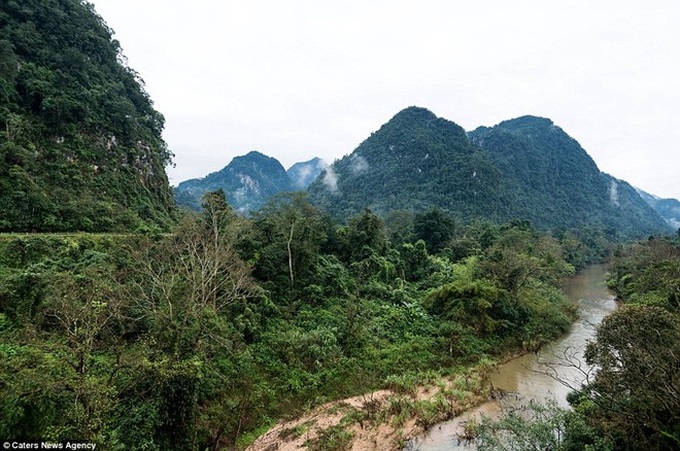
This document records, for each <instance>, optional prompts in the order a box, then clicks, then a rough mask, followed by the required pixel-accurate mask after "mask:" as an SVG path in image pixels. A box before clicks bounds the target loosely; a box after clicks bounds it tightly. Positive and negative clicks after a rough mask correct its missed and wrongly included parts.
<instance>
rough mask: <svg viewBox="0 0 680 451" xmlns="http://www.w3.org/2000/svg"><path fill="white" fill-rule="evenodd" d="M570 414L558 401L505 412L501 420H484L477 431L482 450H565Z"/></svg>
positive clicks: (536, 403)
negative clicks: (564, 443) (558, 404)
mask: <svg viewBox="0 0 680 451" xmlns="http://www.w3.org/2000/svg"><path fill="white" fill-rule="evenodd" d="M567 418H568V413H567V411H566V410H564V409H561V408H559V407H558V406H557V403H556V402H555V401H547V402H546V403H538V402H536V401H530V402H529V405H528V406H526V407H522V408H510V409H508V410H506V411H505V412H504V413H503V415H502V416H501V418H500V419H498V420H491V419H490V418H488V417H485V418H484V419H483V420H482V422H481V424H480V425H479V426H478V427H477V428H476V431H475V433H476V434H477V437H476V438H477V441H476V443H477V448H478V449H479V450H481V451H487V450H494V451H497V450H503V451H531V450H538V449H550V450H563V449H565V448H564V446H563V442H564V437H565V430H566V428H567V426H566V423H567Z"/></svg>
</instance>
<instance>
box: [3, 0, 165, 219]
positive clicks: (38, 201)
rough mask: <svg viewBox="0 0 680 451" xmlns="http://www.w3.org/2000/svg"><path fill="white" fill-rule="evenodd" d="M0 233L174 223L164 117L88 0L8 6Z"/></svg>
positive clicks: (5, 14) (34, 1)
mask: <svg viewBox="0 0 680 451" xmlns="http://www.w3.org/2000/svg"><path fill="white" fill-rule="evenodd" d="M0 24H1V25H2V26H1V27H0V98H1V99H2V102H0V105H2V106H1V107H0V209H1V210H2V211H3V212H4V215H3V218H2V220H0V231H87V232H98V231H129V230H134V229H135V228H136V227H138V226H140V225H143V224H149V225H157V226H160V227H163V228H167V227H168V226H169V223H170V221H171V219H172V215H173V213H172V204H173V202H172V197H171V194H170V191H169V186H168V180H167V176H166V174H165V166H166V165H167V164H169V163H170V158H171V154H170V153H169V152H168V150H167V147H166V145H165V143H164V142H163V140H162V137H161V131H162V129H163V122H164V119H163V116H162V115H161V114H160V113H158V112H157V111H155V110H154V109H153V104H152V102H151V100H150V99H149V96H148V94H147V93H146V92H145V91H144V89H143V82H142V80H141V79H140V78H139V76H138V74H136V73H135V72H134V71H133V70H132V69H130V68H129V67H127V66H126V65H124V64H123V63H122V61H123V57H122V56H121V54H120V47H119V45H118V42H117V41H115V40H112V38H111V35H112V32H111V30H110V29H109V28H108V27H107V26H106V24H105V23H104V22H103V20H102V19H101V18H100V17H99V16H98V15H97V14H96V13H95V11H94V9H93V6H92V5H91V4H89V3H85V2H82V1H80V0H68V1H58V0H49V1H38V0H27V1H22V2H14V1H10V2H3V3H2V6H0Z"/></svg>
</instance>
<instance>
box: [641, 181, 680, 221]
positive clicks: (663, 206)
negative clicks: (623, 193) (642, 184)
mask: <svg viewBox="0 0 680 451" xmlns="http://www.w3.org/2000/svg"><path fill="white" fill-rule="evenodd" d="M637 192H638V194H640V197H642V198H643V199H644V200H645V202H647V203H648V204H649V205H650V206H651V207H652V208H653V209H654V210H656V212H657V213H658V214H659V215H660V216H661V217H662V218H663V219H665V220H666V222H667V223H668V225H669V226H671V227H672V228H674V229H676V230H677V229H680V201H678V200H677V199H662V198H660V197H658V196H655V195H653V194H649V193H646V192H644V191H642V190H641V189H637Z"/></svg>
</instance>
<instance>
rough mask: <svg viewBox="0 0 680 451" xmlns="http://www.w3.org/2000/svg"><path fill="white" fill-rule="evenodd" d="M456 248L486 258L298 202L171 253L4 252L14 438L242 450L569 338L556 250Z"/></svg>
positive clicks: (495, 229) (189, 228)
mask: <svg viewBox="0 0 680 451" xmlns="http://www.w3.org/2000/svg"><path fill="white" fill-rule="evenodd" d="M454 232H455V234H454V235H453V237H452V238H453V240H449V241H447V243H452V242H453V241H455V239H456V238H458V237H466V239H467V240H468V241H469V242H470V247H469V249H471V250H472V253H473V254H474V255H469V256H467V257H465V258H463V259H461V260H458V261H456V262H452V261H451V260H449V258H448V257H447V255H448V253H449V247H448V246H450V245H452V244H445V245H443V246H442V248H441V250H440V253H439V254H438V255H431V254H430V253H429V252H428V251H427V247H426V243H425V241H423V240H417V241H415V242H412V243H411V242H406V243H400V244H399V245H394V244H393V243H392V242H391V241H390V240H389V239H388V234H387V232H386V228H385V225H384V223H383V222H382V220H381V219H380V217H379V216H377V215H375V214H374V213H372V212H370V211H364V212H363V213H362V214H360V215H358V216H356V217H354V218H350V220H349V221H348V223H347V224H346V225H337V224H334V223H333V222H332V221H330V219H329V218H328V217H327V216H325V215H324V214H322V213H321V212H320V210H318V209H317V208H316V207H314V206H312V205H311V204H310V203H309V202H308V201H307V200H306V199H305V197H304V196H303V195H300V194H292V195H282V196H279V197H277V198H275V199H273V200H272V201H271V202H270V203H269V204H268V205H267V206H265V207H264V208H263V209H261V210H260V211H258V212H256V213H255V214H253V216H252V219H246V218H243V217H241V216H239V215H237V214H236V213H235V212H234V211H233V210H232V209H231V207H229V206H228V204H227V198H226V196H225V194H224V193H223V192H220V191H217V192H211V193H207V195H206V196H205V197H204V199H203V212H202V213H201V214H187V215H185V216H184V217H183V218H182V220H181V221H180V222H179V224H178V225H177V227H176V228H175V229H174V230H173V233H172V234H159V233H143V234H139V235H120V236H116V235H86V234H82V235H64V236H24V237H19V236H5V237H0V334H1V335H2V340H0V343H2V345H0V353H1V354H2V356H1V357H2V358H0V387H1V388H2V393H3V396H2V398H0V413H1V414H2V416H1V417H0V418H2V420H1V421H0V425H1V427H2V428H3V429H1V430H0V432H3V433H4V432H7V433H8V434H9V435H11V436H13V435H14V434H21V436H22V437H26V438H30V439H44V438H48V437H49V438H53V439H55V440H56V439H59V438H69V439H73V438H74V437H78V438H80V439H82V440H92V441H96V442H97V443H99V444H101V445H102V446H106V447H109V448H111V449H125V448H135V449H137V448H140V449H152V450H153V449H167V448H176V447H181V448H182V449H205V448H215V447H231V446H234V445H235V444H236V443H243V440H245V439H243V438H241V437H244V435H247V434H249V433H251V432H252V431H256V430H260V428H262V427H265V426H266V425H270V424H271V423H272V421H273V420H274V419H277V418H282V417H287V416H291V415H294V414H295V413H297V412H300V411H302V410H303V409H306V408H309V407H312V406H314V405H317V404H320V403H323V402H325V401H327V400H329V399H335V398H340V397H345V396H350V395H356V394H359V393H365V392H366V391H368V390H371V389H377V388H380V387H384V386H386V385H387V386H389V387H391V388H393V389H395V390H396V391H399V392H403V393H414V391H415V387H416V385H417V384H419V383H422V382H423V381H432V380H435V379H436V378H437V377H438V375H439V374H440V372H441V371H442V369H443V368H452V367H454V366H455V365H461V364H465V365H473V364H476V363H478V362H482V363H480V365H481V364H484V365H486V363H484V362H488V361H487V360H486V359H485V357H486V356H488V355H503V353H505V352H507V351H510V350H512V351H514V350H517V349H521V348H526V347H528V346H530V345H531V346H533V344H534V343H542V342H543V340H547V339H549V338H550V337H552V336H555V335H556V334H557V333H558V332H557V331H558V330H560V331H561V330H563V329H561V328H562V327H563V326H564V324H568V320H567V319H566V318H567V317H566V313H565V311H566V310H565V309H566V305H565V303H564V302H563V300H562V299H561V297H560V296H559V294H558V293H557V291H556V290H557V283H558V281H559V279H560V277H562V276H564V275H566V274H568V271H566V270H565V268H567V267H568V265H566V264H565V262H564V260H563V259H561V258H560V255H561V252H560V248H559V243H557V242H556V241H554V240H551V239H548V238H547V237H544V236H541V235H539V234H537V233H534V232H532V231H531V230H530V229H529V228H527V227H526V225H522V224H514V225H509V226H506V227H500V226H492V225H490V224H486V225H479V224H476V225H474V226H470V227H467V226H463V225H461V227H458V228H456V230H455V231H454ZM508 272H512V273H513V274H514V273H516V274H518V275H521V276H522V282H521V283H519V284H517V283H514V284H513V283H512V280H510V279H509V278H508V277H507V273H508ZM563 323H564V324H563ZM539 326H540V327H539ZM527 343H529V344H527ZM17 375H19V376H20V377H16V376H17ZM479 383H480V382H479V381H478V380H476V379H475V380H474V382H473V381H471V382H470V384H469V385H461V386H456V387H454V388H453V389H452V390H453V391H452V392H451V394H450V396H448V397H447V398H446V399H444V398H442V399H439V400H436V401H435V402H432V403H414V404H413V405H411V406H408V405H403V406H401V411H400V412H401V413H399V417H400V418H401V419H400V421H404V420H405V418H406V417H405V415H407V412H412V413H413V412H415V413H417V415H418V416H419V417H420V418H421V421H422V423H423V424H424V425H431V424H432V423H433V422H436V421H440V420H441V419H444V418H447V416H448V415H451V414H452V410H451V408H452V407H451V403H450V402H451V400H452V399H460V400H463V402H465V400H466V399H467V396H469V395H468V394H467V393H468V392H469V391H471V390H473V389H479V388H480V386H479ZM393 408H394V409H398V408H399V406H397V405H395V406H393ZM350 438H351V437H349V436H348V435H347V434H345V433H344V432H343V430H341V429H338V430H330V431H327V433H322V434H321V435H320V436H319V438H318V439H317V440H315V441H314V443H310V444H309V446H316V447H318V448H319V449H342V448H343V447H345V446H348V443H349V441H350ZM249 440H250V439H249Z"/></svg>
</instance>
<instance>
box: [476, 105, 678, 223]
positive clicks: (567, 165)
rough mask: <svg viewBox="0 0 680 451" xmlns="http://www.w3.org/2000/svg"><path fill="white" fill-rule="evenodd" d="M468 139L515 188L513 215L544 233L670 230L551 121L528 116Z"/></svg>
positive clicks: (654, 213)
mask: <svg viewBox="0 0 680 451" xmlns="http://www.w3.org/2000/svg"><path fill="white" fill-rule="evenodd" d="M469 136H470V138H471V140H472V141H473V142H474V143H475V144H477V145H479V146H480V147H481V148H483V149H484V150H485V151H486V152H487V154H488V155H489V157H490V158H491V160H492V161H493V162H494V164H495V165H496V166H497V167H498V168H499V170H500V171H501V173H502V175H503V177H504V179H505V180H506V181H507V182H508V183H509V184H510V186H512V187H513V188H514V189H513V191H514V199H513V202H512V214H513V215H514V216H517V217H521V218H525V219H528V220H529V221H531V222H532V223H533V224H534V225H536V226H538V227H540V228H543V229H548V228H572V227H580V226H594V227H597V228H602V229H605V230H609V231H610V232H611V233H615V234H620V235H623V236H634V235H640V234H652V233H659V232H665V231H667V226H666V224H665V223H664V222H663V220H662V218H660V217H659V215H658V214H657V213H656V212H655V211H654V210H653V209H652V208H650V207H649V205H648V204H647V203H646V202H644V200H643V199H642V198H641V197H640V196H639V195H638V193H637V192H636V191H635V189H634V188H633V187H632V186H631V185H630V184H628V183H627V182H625V181H623V180H619V179H616V178H614V177H612V176H610V175H607V174H604V173H602V172H601V171H600V170H599V169H598V167H597V165H596V164H595V162H594V161H593V160H592V158H591V157H590V156H589V155H588V154H587V153H586V151H585V150H584V149H583V148H582V147H581V146H580V145H579V143H578V142H577V141H576V140H575V139H573V138H572V137H570V136H569V135H568V134H567V133H565V132H564V131H563V130H562V129H561V128H560V127H558V126H556V125H555V124H553V122H552V121H551V120H550V119H546V118H539V117H534V116H524V117H520V118H517V119H512V120H508V121H504V122H501V123H500V124H498V125H496V126H495V127H480V128H478V129H476V130H475V131H473V132H471V133H470V134H469Z"/></svg>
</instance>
